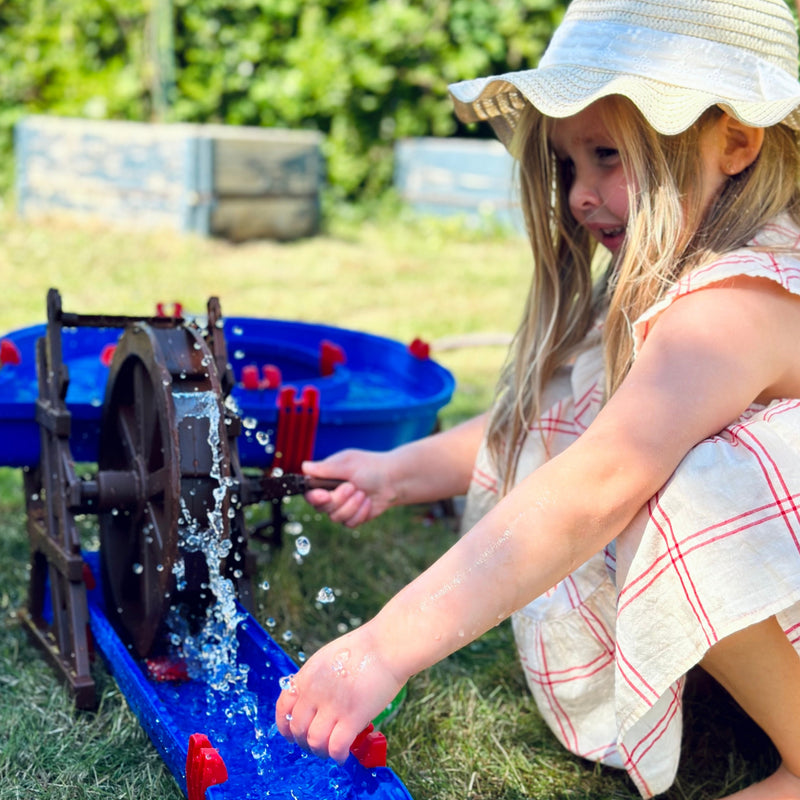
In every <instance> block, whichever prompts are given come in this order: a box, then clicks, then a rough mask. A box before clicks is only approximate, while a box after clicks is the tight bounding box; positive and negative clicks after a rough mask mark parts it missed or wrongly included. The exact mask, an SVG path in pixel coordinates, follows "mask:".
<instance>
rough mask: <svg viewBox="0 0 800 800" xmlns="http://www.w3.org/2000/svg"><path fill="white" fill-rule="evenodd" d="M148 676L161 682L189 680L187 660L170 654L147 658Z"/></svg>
mask: <svg viewBox="0 0 800 800" xmlns="http://www.w3.org/2000/svg"><path fill="white" fill-rule="evenodd" d="M145 665H146V666H147V677H148V678H150V680H153V681H158V682H159V683H180V682H181V681H188V680H189V670H188V668H187V667H186V662H185V661H183V660H181V659H176V658H170V657H169V656H154V657H153V658H148V659H146V660H145Z"/></svg>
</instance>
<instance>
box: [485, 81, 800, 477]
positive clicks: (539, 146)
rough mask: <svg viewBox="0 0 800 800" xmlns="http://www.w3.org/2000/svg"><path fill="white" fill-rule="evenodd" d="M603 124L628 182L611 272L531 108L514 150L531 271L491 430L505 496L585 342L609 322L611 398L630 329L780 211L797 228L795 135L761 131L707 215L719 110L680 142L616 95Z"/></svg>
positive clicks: (799, 154)
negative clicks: (708, 139)
mask: <svg viewBox="0 0 800 800" xmlns="http://www.w3.org/2000/svg"><path fill="white" fill-rule="evenodd" d="M601 113H602V115H603V121H604V123H605V125H606V128H607V130H608V132H609V134H610V135H611V137H612V139H613V140H614V141H615V142H618V143H623V142H624V147H623V146H619V147H618V149H619V151H620V157H621V160H622V165H623V169H624V171H625V174H626V175H627V176H629V179H628V182H627V183H628V194H629V199H628V207H629V215H628V224H627V231H626V240H625V245H624V247H623V249H622V251H621V253H620V257H619V259H618V261H617V262H616V263H614V264H613V269H612V264H611V263H610V261H609V259H605V260H604V261H598V259H596V258H595V249H596V245H595V243H594V241H593V239H592V238H591V237H590V236H589V234H588V232H587V231H586V230H585V229H583V228H582V227H581V226H580V225H578V223H577V222H576V221H575V219H574V218H573V216H572V214H571V213H570V210H569V205H568V194H569V176H568V174H567V173H566V171H565V167H564V166H563V165H562V164H561V163H560V162H559V161H558V159H557V158H556V156H555V155H554V153H553V152H552V149H551V147H550V145H549V141H548V134H549V130H550V125H551V123H552V120H550V119H548V118H546V117H544V116H543V115H542V114H540V113H539V112H538V111H536V110H535V109H534V108H533V107H532V106H528V107H527V108H526V109H525V110H524V111H523V113H522V117H521V119H520V121H519V124H518V126H517V129H516V132H515V136H514V140H513V141H512V143H511V147H510V148H509V149H510V150H511V152H512V154H513V155H514V156H515V157H516V158H517V160H518V163H519V181H520V192H521V203H522V208H523V212H524V215H525V222H526V227H527V231H528V236H529V239H530V244H531V250H532V254H533V261H534V270H533V276H532V280H531V286H530V289H529V292H528V296H527V300H526V304H525V308H524V311H523V317H522V321H521V323H520V326H519V328H518V330H517V333H516V335H515V337H514V341H513V343H512V346H511V349H510V351H509V358H508V360H507V362H506V364H505V366H504V368H503V371H502V373H501V376H500V380H499V382H498V387H497V395H496V399H495V404H494V408H493V413H492V417H491V420H490V423H489V429H488V444H489V452H490V454H491V456H492V458H493V460H494V462H495V464H496V466H497V468H498V470H499V472H500V475H501V480H502V483H503V487H504V490H505V491H508V489H509V488H510V486H511V485H512V482H513V480H514V473H515V471H516V466H517V461H518V458H519V450H520V447H521V444H522V442H523V440H524V437H525V435H526V433H527V431H528V429H529V428H530V427H531V425H532V424H533V423H534V422H535V420H537V419H538V418H539V417H540V416H541V414H542V413H543V411H544V410H545V409H543V408H542V396H543V392H544V388H545V386H546V384H547V382H548V381H549V380H550V379H551V378H552V377H553V376H554V374H555V373H556V371H557V370H558V369H559V368H561V367H564V366H567V365H568V364H569V363H570V362H571V361H572V360H573V359H574V357H575V356H576V355H577V354H578V353H580V352H581V350H582V349H585V348H586V347H587V343H586V337H587V334H588V333H589V331H590V330H591V328H592V326H593V325H595V323H596V322H598V321H599V319H600V317H601V316H602V315H603V312H605V322H604V325H603V353H604V360H605V370H606V386H605V392H606V397H609V396H610V395H611V394H612V393H613V392H614V391H616V389H617V388H618V387H619V385H620V383H621V382H622V380H623V379H624V377H625V375H626V374H627V372H628V370H629V369H630V366H631V362H632V359H633V338H632V334H631V323H632V322H633V321H634V320H636V319H637V318H638V317H639V316H640V315H641V314H642V313H643V312H644V311H645V310H646V309H647V308H648V307H649V306H651V305H652V304H653V303H654V302H656V301H657V300H658V299H659V298H660V297H661V296H663V294H664V292H665V291H666V290H667V289H668V288H669V286H671V285H672V284H673V283H674V282H675V281H676V280H678V279H679V278H680V277H681V276H682V275H684V274H685V273H687V272H688V271H690V270H692V269H694V268H696V267H697V266H699V265H701V264H703V263H708V262H710V261H712V260H713V259H715V258H716V257H718V256H719V255H720V254H722V253H726V252H729V251H731V250H733V249H736V248H739V247H742V246H744V245H745V244H746V243H747V242H748V241H750V240H751V239H752V238H753V236H754V235H755V233H756V232H757V231H758V230H759V229H761V228H762V227H763V226H764V225H765V224H766V223H767V222H768V221H769V220H770V219H772V218H773V217H775V216H776V215H777V214H778V213H780V212H782V211H788V212H789V213H790V214H791V216H792V217H793V219H794V220H795V221H796V222H797V223H798V225H800V151H798V144H799V142H798V134H797V133H796V132H795V131H793V130H792V129H790V128H788V127H787V126H784V125H775V126H773V127H771V128H767V129H765V135H764V143H763V146H762V148H761V152H760V154H759V156H758V158H757V159H756V160H755V162H754V163H753V164H752V165H751V166H750V167H748V168H747V169H746V170H745V171H744V172H742V173H740V174H739V175H736V176H732V177H731V178H729V179H728V180H727V181H726V182H725V184H724V186H723V188H722V189H721V191H720V192H719V194H718V196H717V197H716V198H715V199H714V200H713V201H712V203H711V205H710V207H709V208H708V209H703V208H702V206H701V203H702V195H701V193H700V192H699V191H698V188H699V187H700V186H701V180H702V176H701V167H702V164H701V161H700V159H699V158H698V157H697V153H698V139H699V136H700V134H701V132H702V131H703V130H704V128H705V127H706V126H707V125H709V124H710V123H711V122H712V121H714V120H715V119H717V118H718V117H719V116H720V115H721V114H722V111H721V110H720V109H718V108H711V109H709V110H708V111H706V112H705V114H703V116H701V118H700V119H699V120H698V121H697V122H696V123H695V124H694V125H693V126H692V127H690V128H689V129H688V130H687V131H685V132H684V133H681V134H678V135H677V136H664V135H662V134H659V133H657V132H656V131H654V130H653V129H652V128H651V127H650V126H649V125H648V124H647V122H646V121H645V120H644V118H643V117H642V115H641V113H640V112H639V111H638V110H637V109H636V108H635V106H634V105H633V104H632V103H631V102H630V101H628V100H626V99H625V98H623V97H620V96H612V97H608V98H605V100H604V101H602V106H601ZM634 187H635V188H634ZM542 435H543V436H544V433H543V434H542ZM544 443H545V447H546V446H547V441H546V437H545V442H544Z"/></svg>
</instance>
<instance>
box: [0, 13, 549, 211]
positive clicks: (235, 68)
mask: <svg viewBox="0 0 800 800" xmlns="http://www.w3.org/2000/svg"><path fill="white" fill-rule="evenodd" d="M564 5H565V0H371V1H370V0H339V1H338V2H335V1H334V0H3V1H2V2H0V158H1V159H2V162H3V167H2V169H0V183H1V184H2V188H7V187H8V185H9V183H10V180H11V174H12V170H11V167H12V161H13V157H12V152H11V130H12V127H13V124H14V123H15V121H16V120H17V119H19V118H20V116H22V115H23V114H26V113H52V114H60V115H69V116H81V117H90V118H109V119H129V120H163V121H191V122H224V123H228V124H233V125H264V126H275V127H288V128H312V129H316V130H320V131H322V132H323V133H324V134H325V147H326V157H327V162H328V179H329V184H330V186H331V187H332V189H333V190H334V191H335V193H336V196H340V197H346V198H350V199H354V198H360V199H364V198H370V197H374V196H377V195H379V194H380V193H381V192H382V191H383V190H384V189H385V188H386V187H387V186H388V185H390V183H391V174H392V149H393V143H394V141H395V140H396V139H397V138H400V137H404V136H425V135H432V136H447V135H449V134H452V133H454V132H455V131H456V130H457V128H456V121H455V120H454V118H453V115H452V108H451V104H450V101H449V99H448V97H447V91H446V86H447V84H448V83H449V82H451V81H457V80H461V79H463V78H472V77H476V76H479V75H484V74H488V73H492V72H498V71H503V70H505V69H506V68H510V69H515V68H520V67H524V66H526V65H533V64H535V63H536V61H537V60H538V58H539V56H540V54H541V52H542V50H543V48H544V46H545V44H546V42H547V41H548V39H549V37H550V35H551V33H552V30H553V28H554V26H555V25H556V24H557V23H558V21H559V19H560V18H561V15H562V13H563V6H564ZM462 133H463V131H462ZM480 133H482V135H487V132H486V131H485V130H484V131H481V132H480Z"/></svg>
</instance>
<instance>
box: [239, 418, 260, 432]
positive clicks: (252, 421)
mask: <svg viewBox="0 0 800 800" xmlns="http://www.w3.org/2000/svg"><path fill="white" fill-rule="evenodd" d="M242 425H243V426H244V427H245V428H246V429H247V430H248V431H252V430H255V428H257V427H258V420H257V419H256V418H255V417H245V418H244V419H243V420H242Z"/></svg>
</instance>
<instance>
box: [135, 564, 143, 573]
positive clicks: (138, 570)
mask: <svg viewBox="0 0 800 800" xmlns="http://www.w3.org/2000/svg"><path fill="white" fill-rule="evenodd" d="M133 572H134V574H135V575H141V574H142V573H143V572H144V567H143V566H142V565H141V564H134V565H133Z"/></svg>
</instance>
